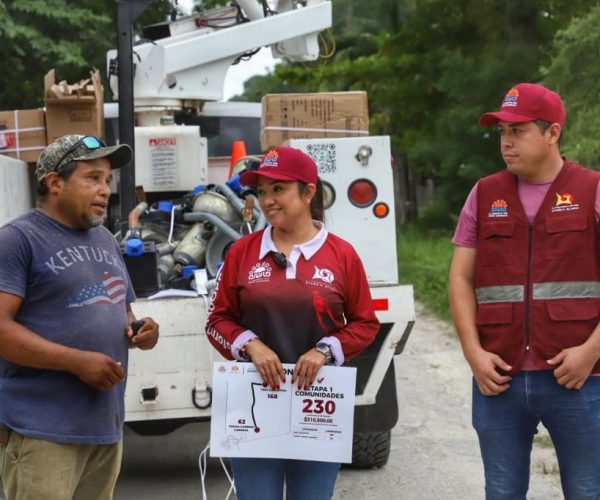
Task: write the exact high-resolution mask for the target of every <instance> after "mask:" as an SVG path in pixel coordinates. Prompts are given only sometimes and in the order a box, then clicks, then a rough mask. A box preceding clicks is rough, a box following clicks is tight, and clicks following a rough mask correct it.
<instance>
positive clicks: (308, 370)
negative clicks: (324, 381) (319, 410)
mask: <svg viewBox="0 0 600 500" xmlns="http://www.w3.org/2000/svg"><path fill="white" fill-rule="evenodd" d="M326 361H327V359H326V358H325V355H324V354H322V353H320V352H319V351H317V350H316V349H315V348H314V347H313V348H312V349H310V350H309V351H306V352H305V353H304V354H303V355H302V356H300V357H299V358H298V361H297V362H296V366H295V368H294V373H293V374H292V384H294V383H295V382H296V380H298V389H308V387H309V386H310V385H312V383H313V382H314V381H315V378H316V377H317V373H319V370H320V369H321V367H322V366H323V365H324V364H325V363H326Z"/></svg>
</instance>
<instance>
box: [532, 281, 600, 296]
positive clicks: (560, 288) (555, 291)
mask: <svg viewBox="0 0 600 500" xmlns="http://www.w3.org/2000/svg"><path fill="white" fill-rule="evenodd" d="M533 298H534V300H535V299H537V300H541V299H548V300H551V299H600V283H599V282H598V281H557V282H548V283H534V284H533Z"/></svg>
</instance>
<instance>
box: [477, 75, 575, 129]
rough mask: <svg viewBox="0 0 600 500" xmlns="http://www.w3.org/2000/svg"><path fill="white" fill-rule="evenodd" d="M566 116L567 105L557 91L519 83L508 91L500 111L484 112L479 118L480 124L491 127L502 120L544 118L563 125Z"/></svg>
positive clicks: (525, 120) (533, 84) (522, 120)
mask: <svg viewBox="0 0 600 500" xmlns="http://www.w3.org/2000/svg"><path fill="white" fill-rule="evenodd" d="M566 116H567V110H566V109H565V105H564V104H563V102H562V99H561V98H560V96H559V95H558V94H557V93H556V92H553V91H552V90H550V89H547V88H546V87H544V86H543V85H539V84H537V83H519V84H518V85H515V86H514V87H513V88H512V89H510V90H509V91H508V92H507V93H506V95H505V96H504V99H503V100H502V106H500V111H496V112H491V113H484V114H483V115H481V117H480V118H479V125H481V126H482V127H490V126H492V125H496V124H497V123H498V122H500V121H502V122H508V123H524V122H531V121H533V120H544V121H546V122H550V123H558V124H559V125H560V126H562V124H563V123H564V121H565V118H566Z"/></svg>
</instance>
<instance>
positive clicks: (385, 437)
mask: <svg viewBox="0 0 600 500" xmlns="http://www.w3.org/2000/svg"><path fill="white" fill-rule="evenodd" d="M391 442H392V431H384V432H356V433H355V434H354V437H353V438H352V463H351V464H350V467H353V468H357V469H368V468H379V467H383V466H384V465H385V464H386V463H387V461H388V458H389V457H390V447H391Z"/></svg>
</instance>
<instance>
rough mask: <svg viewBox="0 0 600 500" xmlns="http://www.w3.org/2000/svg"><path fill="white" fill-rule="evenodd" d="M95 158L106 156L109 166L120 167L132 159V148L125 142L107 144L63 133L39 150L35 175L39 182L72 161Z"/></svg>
mask: <svg viewBox="0 0 600 500" xmlns="http://www.w3.org/2000/svg"><path fill="white" fill-rule="evenodd" d="M86 143H87V144H88V145H86ZM97 158H106V159H107V160H108V161H109V162H110V167H111V168H121V167H124V166H125V165H127V164H128V163H129V162H130V161H131V160H132V158H133V150H132V149H131V148H130V147H129V146H128V145H127V144H118V145H116V146H107V145H106V144H104V141H102V140H100V139H98V138H97V137H94V136H84V135H65V136H63V137H59V138H58V139H56V140H55V141H54V142H53V143H51V144H49V145H48V146H46V147H45V148H44V150H43V151H42V152H41V154H40V157H39V158H38V161H37V166H36V168H35V176H36V177H37V180H38V182H39V181H42V180H43V179H44V178H45V177H46V175H48V173H50V172H56V171H57V170H58V169H59V168H60V167H63V166H65V165H67V164H68V163H70V162H72V161H84V160H95V159H97Z"/></svg>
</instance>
